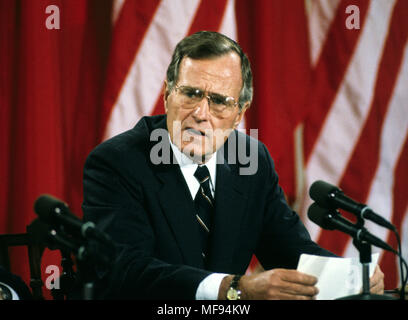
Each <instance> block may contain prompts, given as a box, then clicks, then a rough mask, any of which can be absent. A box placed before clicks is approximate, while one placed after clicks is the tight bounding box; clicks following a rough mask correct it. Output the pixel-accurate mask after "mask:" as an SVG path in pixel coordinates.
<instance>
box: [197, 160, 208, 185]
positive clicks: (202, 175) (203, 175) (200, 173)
mask: <svg viewBox="0 0 408 320" xmlns="http://www.w3.org/2000/svg"><path fill="white" fill-rule="evenodd" d="M194 177H196V179H197V180H198V182H199V183H200V184H203V183H205V182H206V181H208V179H209V178H210V172H209V171H208V168H207V166H206V165H204V166H198V167H197V170H196V171H195V172H194Z"/></svg>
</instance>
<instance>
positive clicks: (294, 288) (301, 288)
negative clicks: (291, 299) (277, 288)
mask: <svg viewBox="0 0 408 320" xmlns="http://www.w3.org/2000/svg"><path fill="white" fill-rule="evenodd" d="M281 290H282V292H285V293H288V294H291V295H300V296H307V297H314V296H316V295H317V294H318V293H319V289H318V288H317V287H315V286H305V285H301V284H297V283H291V282H286V283H285V284H283V285H282V288H281Z"/></svg>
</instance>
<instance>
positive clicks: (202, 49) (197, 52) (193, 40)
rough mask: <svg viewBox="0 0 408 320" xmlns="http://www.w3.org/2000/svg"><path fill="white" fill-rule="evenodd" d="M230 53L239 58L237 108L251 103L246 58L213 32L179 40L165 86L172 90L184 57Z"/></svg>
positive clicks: (236, 47) (225, 37)
mask: <svg viewBox="0 0 408 320" xmlns="http://www.w3.org/2000/svg"><path fill="white" fill-rule="evenodd" d="M230 52H236V53H237V54H238V56H239V57H240V58H241V73H242V89H241V92H240V95H239V101H238V103H239V107H240V109H242V108H243V106H244V105H245V103H246V102H251V101H252V96H253V87H252V71H251V65H250V63H249V60H248V57H247V56H246V55H245V53H244V52H243V51H242V48H241V47H240V46H239V45H238V43H236V42H235V41H234V40H232V39H230V38H228V37H227V36H225V35H223V34H221V33H218V32H213V31H199V32H197V33H194V34H192V35H191V36H188V37H186V38H184V39H183V40H181V41H180V42H179V43H178V44H177V46H176V48H175V50H174V52H173V56H172V59H171V62H170V64H169V67H168V68H167V85H168V88H169V91H171V90H173V88H174V86H175V85H176V82H177V80H178V75H179V69H180V63H181V60H182V59H183V58H184V57H189V58H191V59H205V58H214V57H220V56H222V55H225V54H227V53H230Z"/></svg>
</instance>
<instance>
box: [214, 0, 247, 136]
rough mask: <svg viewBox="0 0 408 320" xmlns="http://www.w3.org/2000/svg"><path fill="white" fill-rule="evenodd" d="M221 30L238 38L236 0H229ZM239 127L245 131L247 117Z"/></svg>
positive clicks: (233, 37) (230, 36) (231, 36)
mask: <svg viewBox="0 0 408 320" xmlns="http://www.w3.org/2000/svg"><path fill="white" fill-rule="evenodd" d="M219 32H220V33H222V34H225V35H226V36H227V37H229V38H231V39H233V40H237V38H238V33H237V20H236V16H235V0H228V3H227V6H226V8H225V13H224V17H223V19H222V23H221V27H220V30H219ZM237 129H239V130H243V131H242V132H245V117H243V118H242V120H241V122H240V124H239V125H238V128H237Z"/></svg>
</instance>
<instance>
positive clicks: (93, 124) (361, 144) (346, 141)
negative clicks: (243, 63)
mask: <svg viewBox="0 0 408 320" xmlns="http://www.w3.org/2000/svg"><path fill="white" fill-rule="evenodd" d="M50 4H53V5H56V6H57V7H58V8H59V9H60V12H59V14H60V18H61V26H60V29H59V30H47V28H46V27H45V26H44V20H45V19H46V18H47V16H48V15H49V14H47V13H45V8H46V7H47V6H48V5H50ZM407 17H408V1H406V0H371V1H370V0H293V1H283V0H257V1H249V0H201V1H200V0H171V1H170V0H162V1H158V0H146V1H141V0H138V1H136V0H114V1H109V0H103V1H92V0H88V1H77V0H75V1H66V0H65V1H64V0H59V1H47V0H38V1H27V0H26V1H24V0H22V1H15V2H11V1H7V0H0V35H1V38H0V39H2V40H3V41H4V43H6V46H4V45H2V46H1V49H0V67H1V69H0V70H1V72H2V82H1V85H2V86H1V87H0V88H1V89H2V91H1V92H2V93H3V92H4V94H2V95H1V96H0V99H1V100H0V102H1V112H2V117H1V118H0V125H2V126H1V129H0V130H3V131H2V132H0V133H4V134H3V135H1V137H0V143H1V144H0V147H1V154H0V160H1V164H0V170H1V171H0V177H1V181H5V182H6V183H4V184H3V185H2V186H1V187H0V188H1V189H0V191H1V192H0V204H1V205H2V206H3V207H4V208H5V211H4V212H1V214H0V219H1V220H0V221H1V228H0V232H2V233H9V232H22V231H24V228H25V225H26V224H28V223H29V222H30V221H31V219H33V218H34V214H33V213H32V203H33V201H34V200H35V198H36V197H37V196H38V195H39V194H40V193H42V192H47V193H52V194H55V195H56V196H59V197H61V198H62V199H64V200H65V201H67V202H68V203H69V204H70V205H71V207H72V208H73V209H74V211H75V212H77V213H78V214H79V215H80V212H81V211H80V204H81V201H82V184H81V175H82V166H83V164H84V160H85V157H86V156H87V154H88V153H89V151H90V150H91V149H92V148H93V147H95V146H96V145H97V144H98V143H100V142H101V141H103V140H105V139H108V138H109V137H112V136H114V135H116V134H118V133H120V132H123V131H125V130H127V129H130V128H132V127H133V126H134V125H135V123H136V122H137V121H138V120H139V119H140V118H141V117H142V116H144V115H153V114H159V113H163V112H164V108H163V94H162V91H163V82H164V80H165V73H166V69H167V66H168V64H169V62H170V59H171V54H172V51H173V49H174V47H175V45H176V44H177V42H178V41H180V40H181V39H182V38H183V37H184V36H186V35H189V34H192V33H194V32H196V31H199V30H213V31H219V32H221V33H224V34H226V35H227V36H229V37H231V38H232V39H235V40H237V41H238V42H239V43H240V45H241V46H242V47H243V49H244V51H245V52H247V54H248V56H249V59H250V61H251V64H252V69H253V73H254V100H253V103H252V106H251V108H250V110H249V111H248V112H247V113H246V119H245V121H244V123H243V124H242V126H243V128H246V129H253V128H256V129H258V137H259V139H260V140H261V141H263V142H264V143H265V144H266V146H267V147H268V149H269V152H270V153H271V155H272V157H273V158H274V160H275V163H276V168H277V171H278V174H279V176H280V183H281V186H282V187H283V189H284V191H285V194H286V196H287V199H288V202H289V204H290V205H291V206H292V207H293V208H294V209H295V210H296V211H297V212H298V213H299V215H300V216H301V218H302V220H303V221H304V223H305V225H306V227H307V228H308V230H309V232H310V234H311V236H312V238H313V239H314V240H315V241H317V242H318V243H319V244H320V245H322V246H323V247H325V248H327V249H328V250H331V251H332V252H334V253H336V254H339V255H342V256H345V257H348V256H358V252H357V251H356V249H355V248H354V246H353V244H352V243H351V238H350V237H349V236H348V235H345V234H342V233H340V232H337V231H326V230H322V229H320V228H319V227H318V226H316V225H315V224H313V223H312V222H310V221H309V220H308V219H307V217H306V212H307V208H308V206H309V205H310V204H311V203H312V201H311V199H310V198H309V196H308V190H309V187H310V185H311V184H312V183H313V182H314V181H315V180H325V181H327V182H329V183H332V184H334V185H337V186H339V187H340V188H341V189H342V190H343V191H344V192H345V193H346V194H347V195H348V196H350V197H352V198H353V199H355V200H357V201H359V202H363V203H367V204H368V205H369V206H370V207H371V208H372V209H373V210H374V211H376V212H377V213H379V214H381V215H382V216H383V217H384V218H386V219H387V220H389V221H391V222H392V223H393V224H394V225H395V226H396V227H397V228H398V231H399V233H400V235H401V239H402V249H403V253H404V256H405V259H407V258H408V256H407V252H408V214H407V213H408V191H407V190H408V139H407V137H408V41H407V39H408V19H407ZM17 120H20V121H22V123H21V122H20V121H17ZM3 177H4V180H3ZM20 199H24V200H25V201H23V202H21V201H20ZM344 215H345V216H346V217H348V218H350V219H353V217H352V216H350V215H348V214H347V213H344ZM366 227H367V228H368V230H369V231H370V232H372V233H373V234H375V235H376V236H377V237H379V238H381V239H382V240H384V241H386V242H388V243H389V244H391V245H392V246H393V247H394V248H396V246H397V244H396V241H395V237H394V236H393V234H392V233H390V232H389V231H387V230H386V229H384V228H380V227H378V226H377V225H375V224H373V223H369V222H366ZM373 251H374V252H375V251H378V252H380V260H379V264H380V267H381V269H382V270H383V272H384V273H385V284H386V288H387V289H392V288H395V287H397V286H398V285H399V269H398V260H397V258H396V257H395V256H394V255H393V254H392V253H388V252H382V251H379V250H377V249H375V248H373ZM15 259H16V261H21V260H22V258H21V257H20V256H19V255H18V256H17V254H16V257H15ZM19 259H20V260H19ZM53 259H54V260H53ZM50 261H55V258H52V259H51V258H50V259H48V260H46V262H45V263H50ZM56 264H58V262H56ZM257 264H258V262H257V260H256V259H255V258H254V259H253V261H252V263H251V265H250V268H249V269H248V272H255V270H256V269H257ZM16 265H18V263H16ZM16 268H17V269H18V267H16ZM44 276H46V275H44Z"/></svg>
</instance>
